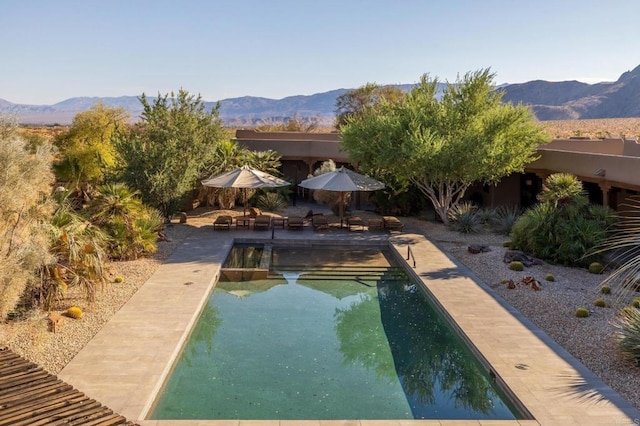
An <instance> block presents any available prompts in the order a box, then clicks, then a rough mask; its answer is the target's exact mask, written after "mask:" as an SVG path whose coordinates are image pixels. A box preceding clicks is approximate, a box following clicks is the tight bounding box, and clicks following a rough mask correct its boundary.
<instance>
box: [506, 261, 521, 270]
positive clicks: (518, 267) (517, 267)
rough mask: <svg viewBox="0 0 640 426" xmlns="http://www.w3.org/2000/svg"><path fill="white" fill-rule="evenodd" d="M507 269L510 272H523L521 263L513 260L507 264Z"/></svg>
mask: <svg viewBox="0 0 640 426" xmlns="http://www.w3.org/2000/svg"><path fill="white" fill-rule="evenodd" d="M509 269H511V270H512V271H524V265H523V264H522V262H518V261H517V260H514V261H513V262H511V263H510V264H509Z"/></svg>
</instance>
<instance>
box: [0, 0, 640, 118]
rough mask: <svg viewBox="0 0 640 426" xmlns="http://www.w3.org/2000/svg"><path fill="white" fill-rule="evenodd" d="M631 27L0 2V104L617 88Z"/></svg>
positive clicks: (468, 10) (352, 5) (555, 13)
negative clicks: (536, 83) (474, 76)
mask: <svg viewBox="0 0 640 426" xmlns="http://www.w3.org/2000/svg"><path fill="white" fill-rule="evenodd" d="M639 22H640V1H638V0H608V1H607V0H598V1H596V0H440V1H436V0H295V1H294V0H201V1H196V0H173V1H165V0H73V1H72V0H0V41H1V44H0V45H1V46H2V49H1V51H0V52H1V53H0V98H2V99H5V100H8V101H10V102H14V103H28V104H38V105H40V104H53V103H56V102H60V101H62V100H64V99H67V98H70V97H75V96H124V95H132V96H138V95H140V94H142V93H143V92H144V93H146V94H148V95H156V94H157V93H159V92H160V93H163V94H164V93H168V92H171V91H177V90H178V89H180V88H183V89H185V90H188V91H189V92H191V93H194V94H197V93H200V94H201V95H202V97H203V99H205V100H207V101H215V100H220V99H225V98H230V97H239V96H262V97H267V98H274V99H280V98H283V97H286V96H291V95H310V94H313V93H318V92H324V91H328V90H332V89H339V88H355V87H358V86H361V85H363V84H365V83H367V82H375V83H378V84H397V83H414V82H416V81H418V80H419V78H420V76H421V75H422V74H424V73H429V74H430V75H431V76H433V77H438V78H439V79H440V80H442V81H455V79H456V76H457V75H458V74H464V73H465V72H467V71H474V70H478V69H480V68H487V67H490V68H491V69H492V70H493V71H494V72H495V73H496V80H495V82H496V83H497V84H501V83H522V82H525V81H530V80H537V79H541V80H549V81H563V80H580V81H584V82H587V83H594V82H600V81H615V80H616V79H617V78H618V77H619V76H620V74H622V73H623V72H625V71H628V70H631V69H633V68H635V67H636V66H638V65H640V55H639V53H640V24H639Z"/></svg>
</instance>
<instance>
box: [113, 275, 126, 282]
mask: <svg viewBox="0 0 640 426" xmlns="http://www.w3.org/2000/svg"><path fill="white" fill-rule="evenodd" d="M113 282H114V283H123V282H124V278H122V277H121V276H117V277H115V278H114V279H113Z"/></svg>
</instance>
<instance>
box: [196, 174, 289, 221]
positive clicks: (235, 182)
mask: <svg viewBox="0 0 640 426" xmlns="http://www.w3.org/2000/svg"><path fill="white" fill-rule="evenodd" d="M202 184H203V185H204V186H208V187H212V188H242V195H243V198H244V214H245V216H246V214H247V188H277V187H279V186H286V185H290V183H289V182H287V181H286V180H283V179H280V178H277V177H275V176H272V175H270V174H269V173H265V172H262V171H260V170H257V169H254V168H253V167H251V166H247V165H246V164H245V165H244V166H242V167H239V168H237V169H234V170H231V171H230V172H225V173H221V174H219V175H216V176H211V177H210V178H209V179H206V180H203V181H202Z"/></svg>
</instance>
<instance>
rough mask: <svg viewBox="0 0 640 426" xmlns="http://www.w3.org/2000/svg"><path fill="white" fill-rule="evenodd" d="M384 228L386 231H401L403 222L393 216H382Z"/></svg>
mask: <svg viewBox="0 0 640 426" xmlns="http://www.w3.org/2000/svg"><path fill="white" fill-rule="evenodd" d="M382 220H383V221H384V228H385V229H386V230H388V231H402V229H403V228H404V224H403V223H402V222H400V220H399V219H398V218H397V217H395V216H383V217H382Z"/></svg>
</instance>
